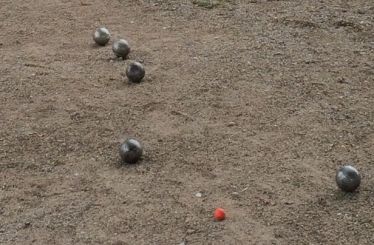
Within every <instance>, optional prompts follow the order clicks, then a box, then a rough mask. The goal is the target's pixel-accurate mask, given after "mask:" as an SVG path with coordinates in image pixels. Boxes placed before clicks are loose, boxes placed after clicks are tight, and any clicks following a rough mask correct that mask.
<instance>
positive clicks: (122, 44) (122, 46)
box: [112, 39, 131, 59]
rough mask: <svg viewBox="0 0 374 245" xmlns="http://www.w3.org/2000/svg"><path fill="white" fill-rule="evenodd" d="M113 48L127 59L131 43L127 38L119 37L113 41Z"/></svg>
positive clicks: (121, 56)
mask: <svg viewBox="0 0 374 245" xmlns="http://www.w3.org/2000/svg"><path fill="white" fill-rule="evenodd" d="M112 50H113V53H114V54H115V55H116V56H117V57H118V58H123V59H126V58H127V56H128V55H129V53H130V50H131V49H130V45H129V43H128V42H127V41H126V40H125V39H119V40H117V41H115V42H114V43H113V45H112Z"/></svg>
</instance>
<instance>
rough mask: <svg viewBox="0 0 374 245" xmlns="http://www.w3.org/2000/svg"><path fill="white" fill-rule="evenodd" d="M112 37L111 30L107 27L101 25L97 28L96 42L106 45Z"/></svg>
mask: <svg viewBox="0 0 374 245" xmlns="http://www.w3.org/2000/svg"><path fill="white" fill-rule="evenodd" d="M110 37H111V36H110V32H109V31H108V29H106V28H105V27H100V28H98V29H96V31H95V33H94V35H93V39H94V41H95V43H96V44H98V45H100V46H105V45H106V44H107V43H108V42H109V40H110Z"/></svg>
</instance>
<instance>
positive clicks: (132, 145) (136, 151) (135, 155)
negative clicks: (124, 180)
mask: <svg viewBox="0 0 374 245" xmlns="http://www.w3.org/2000/svg"><path fill="white" fill-rule="evenodd" d="M119 153H120V156H121V159H122V161H123V162H124V163H130V164H133V163H137V162H138V161H139V160H140V158H141V157H142V155H143V147H142V145H141V144H140V143H139V141H137V140H135V139H128V140H126V141H125V142H124V143H123V144H122V145H121V147H120V150H119Z"/></svg>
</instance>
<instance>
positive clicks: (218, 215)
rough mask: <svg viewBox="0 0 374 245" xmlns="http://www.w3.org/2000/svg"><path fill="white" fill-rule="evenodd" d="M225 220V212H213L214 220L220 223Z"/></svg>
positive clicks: (219, 209)
mask: <svg viewBox="0 0 374 245" xmlns="http://www.w3.org/2000/svg"><path fill="white" fill-rule="evenodd" d="M225 218H226V214H225V210H223V209H222V208H217V209H216V211H214V219H215V220H217V221H222V220H224V219H225Z"/></svg>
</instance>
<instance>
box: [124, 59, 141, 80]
mask: <svg viewBox="0 0 374 245" xmlns="http://www.w3.org/2000/svg"><path fill="white" fill-rule="evenodd" d="M126 76H127V78H128V79H129V81H130V82H133V83H140V82H141V80H142V79H143V78H144V76H145V70H144V66H143V65H142V64H140V63H139V62H132V63H130V64H129V65H128V66H127V69H126Z"/></svg>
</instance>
